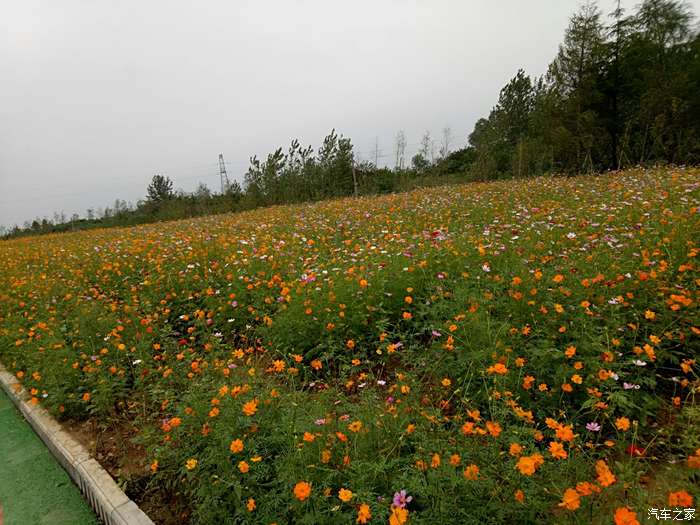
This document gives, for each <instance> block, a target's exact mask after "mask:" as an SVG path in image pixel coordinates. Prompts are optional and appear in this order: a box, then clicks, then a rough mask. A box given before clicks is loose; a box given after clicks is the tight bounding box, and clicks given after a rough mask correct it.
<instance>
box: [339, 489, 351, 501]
mask: <svg viewBox="0 0 700 525" xmlns="http://www.w3.org/2000/svg"><path fill="white" fill-rule="evenodd" d="M338 497H339V498H340V501H342V502H343V503H347V502H348V501H350V500H351V499H352V491H351V490H348V489H340V490H339V491H338Z"/></svg>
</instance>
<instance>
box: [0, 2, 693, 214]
mask: <svg viewBox="0 0 700 525" xmlns="http://www.w3.org/2000/svg"><path fill="white" fill-rule="evenodd" d="M635 4H636V2H633V1H629V0H628V1H626V2H623V5H624V6H626V7H628V8H631V7H633V5H635ZM691 4H692V5H693V8H694V10H695V12H698V11H699V10H700V9H699V6H700V0H694V1H693V2H691ZM578 5H579V2H578V1H574V0H530V1H523V0H354V1H347V0H346V1H343V2H340V1H335V0H286V1H282V0H279V1H272V0H254V1H243V0H235V1H234V0H228V1H220V2H218V1H217V2H215V1H204V0H202V1H194V0H192V1H189V2H184V1H176V0H167V1H165V0H163V1H155V0H153V1H150V0H119V1H117V2H115V1H113V0H82V1H78V0H61V1H55V0H45V1H37V0H3V1H2V3H1V4H0V79H1V80H0V225H6V226H9V225H11V224H15V223H18V224H21V223H22V222H24V221H25V220H32V219H33V218H35V217H40V218H41V217H48V218H51V217H52V215H53V212H55V211H59V212H60V211H63V212H64V213H65V214H66V215H68V216H70V215H71V214H72V213H74V212H77V213H79V214H81V215H84V214H85V210H86V209H87V208H99V207H105V206H111V205H112V203H113V202H114V200H115V198H120V199H126V200H128V201H132V202H135V201H137V200H138V199H139V198H142V197H143V195H144V194H145V188H146V185H147V184H148V182H149V180H150V178H151V177H152V175H153V174H155V173H162V174H164V175H167V176H169V177H170V178H171V179H173V181H174V184H175V187H176V188H182V189H184V190H186V191H191V190H192V189H194V188H195V187H196V185H197V183H198V182H200V181H201V182H204V183H206V184H207V185H208V186H209V187H211V188H213V189H216V188H218V186H219V176H218V167H217V157H218V155H219V153H223V155H224V157H225V159H226V161H227V162H228V170H229V177H231V178H236V179H237V180H239V181H242V178H243V173H245V171H246V169H247V166H248V158H249V157H250V156H251V155H253V154H257V155H258V156H264V155H265V154H266V153H267V152H269V151H271V150H273V149H275V148H276V147H278V146H285V149H286V147H287V145H288V144H289V141H290V139H292V138H299V139H300V141H301V142H302V143H303V144H311V145H313V146H314V148H316V147H317V146H318V145H319V143H320V141H321V139H322V137H323V136H325V135H326V133H327V132H328V131H329V130H330V129H331V128H336V129H337V130H338V132H339V133H342V134H344V135H345V136H349V137H351V138H352V140H353V143H354V145H355V150H356V153H357V154H359V156H360V157H361V158H365V159H366V158H369V157H370V156H373V153H372V152H373V150H374V147H375V140H378V143H379V148H380V150H381V151H382V153H383V154H384V155H385V157H382V160H385V161H389V159H390V158H392V157H393V156H394V137H395V135H396V132H397V131H398V130H400V129H403V130H404V131H405V134H406V139H407V142H408V147H407V156H408V157H409V158H410V156H411V155H412V154H413V153H415V152H416V150H417V148H418V142H419V141H420V138H421V135H422V133H423V132H424V131H425V130H430V131H431V132H432V133H433V136H434V137H435V138H436V139H439V135H440V134H441V130H442V129H443V128H444V127H445V126H449V127H450V128H451V129H452V132H453V137H454V138H453V144H452V146H453V148H456V147H459V146H461V145H463V144H464V143H465V142H466V137H467V135H468V133H469V132H470V131H471V129H472V127H473V125H474V122H475V121H476V120H477V119H478V118H479V117H481V116H484V115H486V114H487V113H488V111H489V109H490V108H491V107H492V106H493V105H494V103H495V102H496V98H497V96H498V91H499V90H500V88H501V87H502V86H503V85H504V83H505V82H506V81H507V80H508V79H509V78H511V77H512V76H513V75H514V73H515V72H516V71H517V69H518V68H520V67H523V68H524V69H525V70H526V71H527V72H528V73H530V74H531V75H540V74H542V73H544V72H545V70H546V67H547V64H548V63H549V62H550V61H551V59H552V58H553V56H554V54H555V53H556V50H557V45H558V44H559V42H561V40H562V36H563V33H564V29H565V27H566V25H567V21H568V18H569V16H570V15H571V14H572V13H573V12H574V11H575V10H576V8H577V7H578ZM612 5H613V2H612V1H611V0H602V1H601V6H602V7H603V11H604V12H609V11H610V10H611V9H612Z"/></svg>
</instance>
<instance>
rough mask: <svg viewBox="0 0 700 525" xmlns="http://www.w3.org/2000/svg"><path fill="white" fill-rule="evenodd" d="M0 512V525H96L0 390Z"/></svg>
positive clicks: (79, 496) (75, 488)
mask: <svg viewBox="0 0 700 525" xmlns="http://www.w3.org/2000/svg"><path fill="white" fill-rule="evenodd" d="M0 507H2V509H3V510H2V511H0V516H1V515H2V514H4V518H5V523H4V525H35V524H36V525H44V524H45V525H88V524H90V525H92V524H97V523H99V521H98V520H97V518H96V517H95V514H94V513H93V512H92V510H91V509H90V506H89V505H88V504H87V503H86V502H85V501H84V500H83V498H82V496H81V494H80V491H79V490H78V487H76V486H75V485H74V484H73V482H72V481H71V479H70V477H68V474H67V473H66V472H65V471H64V470H63V469H62V468H61V466H60V465H59V464H58V463H57V462H56V460H55V459H54V458H53V456H52V455H51V453H50V452H49V450H48V449H47V448H46V447H45V446H44V443H42V441H41V440H40V439H39V437H38V436H37V435H36V434H35V433H34V431H33V430H32V428H31V427H30V426H29V424H28V423H27V422H26V421H25V420H24V418H23V417H22V415H21V414H20V413H19V412H18V411H17V410H16V409H15V406H14V405H13V404H12V401H10V399H9V398H8V397H7V395H5V392H3V390H2V389H1V388H0ZM0 522H2V518H1V517H0Z"/></svg>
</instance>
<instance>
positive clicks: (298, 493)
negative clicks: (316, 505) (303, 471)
mask: <svg viewBox="0 0 700 525" xmlns="http://www.w3.org/2000/svg"><path fill="white" fill-rule="evenodd" d="M310 495H311V485H310V484H309V483H307V482H306V481H300V482H299V483H297V484H296V485H294V497H295V498H296V499H298V500H299V501H304V500H305V499H306V498H308V497H309V496H310Z"/></svg>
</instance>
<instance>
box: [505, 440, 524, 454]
mask: <svg viewBox="0 0 700 525" xmlns="http://www.w3.org/2000/svg"><path fill="white" fill-rule="evenodd" d="M522 451H523V447H521V446H520V444H519V443H511V444H510V447H509V448H508V453H509V454H510V455H511V456H519V455H520V454H521V453H522Z"/></svg>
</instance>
